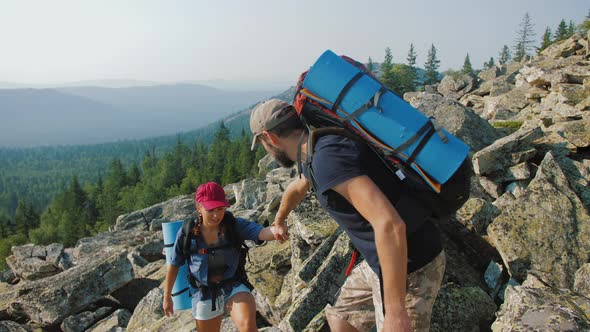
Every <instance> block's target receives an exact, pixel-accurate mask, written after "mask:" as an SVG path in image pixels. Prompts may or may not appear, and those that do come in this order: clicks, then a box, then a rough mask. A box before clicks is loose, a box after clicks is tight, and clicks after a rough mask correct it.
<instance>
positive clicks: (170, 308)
mask: <svg viewBox="0 0 590 332" xmlns="http://www.w3.org/2000/svg"><path fill="white" fill-rule="evenodd" d="M162 308H163V309H164V313H165V314H166V316H168V317H170V316H172V315H174V305H173V303H172V296H171V295H170V294H168V295H166V294H164V303H163V304H162Z"/></svg>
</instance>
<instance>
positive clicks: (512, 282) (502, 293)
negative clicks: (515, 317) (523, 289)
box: [498, 278, 520, 302]
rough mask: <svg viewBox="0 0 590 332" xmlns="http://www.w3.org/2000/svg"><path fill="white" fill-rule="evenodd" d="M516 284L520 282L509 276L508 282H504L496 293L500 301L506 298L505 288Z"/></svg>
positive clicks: (518, 284)
mask: <svg viewBox="0 0 590 332" xmlns="http://www.w3.org/2000/svg"><path fill="white" fill-rule="evenodd" d="M516 286H520V283H519V282H518V281H516V279H513V278H510V279H508V282H506V283H505V284H504V285H503V286H502V288H501V289H500V292H499V293H498V298H499V299H500V301H502V302H504V300H505V299H506V297H505V294H506V289H508V287H516Z"/></svg>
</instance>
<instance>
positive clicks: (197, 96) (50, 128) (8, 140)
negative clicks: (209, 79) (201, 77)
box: [0, 84, 274, 147]
mask: <svg viewBox="0 0 590 332" xmlns="http://www.w3.org/2000/svg"><path fill="white" fill-rule="evenodd" d="M273 94H274V93H273V92H269V91H225V90H219V89H214V88H211V87H207V86H204V85H197V84H175V85H158V86H141V87H127V88H100V87H68V88H53V89H0V147H30V146H40V145H43V146H46V145H56V144H60V145H71V144H94V143H103V142H112V141H116V140H122V139H138V138H145V137H154V136H160V135H170V134H174V133H177V132H179V131H187V130H192V129H194V128H200V127H203V126H205V125H207V124H210V123H212V122H213V121H216V120H219V119H220V118H223V117H225V116H227V115H229V114H231V113H232V112H235V111H236V110H237V109H240V108H242V107H244V105H249V104H253V103H255V102H257V101H259V100H261V99H264V98H267V97H270V96H272V95H273Z"/></svg>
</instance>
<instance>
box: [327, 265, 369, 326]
mask: <svg viewBox="0 0 590 332" xmlns="http://www.w3.org/2000/svg"><path fill="white" fill-rule="evenodd" d="M366 269H369V270H370V269H371V268H370V267H369V265H368V264H367V262H366V261H363V262H362V263H360V264H359V265H358V266H356V267H355V268H354V269H353V270H352V273H351V274H350V275H349V276H348V278H346V281H345V282H344V285H342V287H341V288H340V295H339V296H338V299H337V300H336V303H334V305H333V306H331V305H329V304H328V305H327V306H326V319H327V320H328V324H329V325H330V330H331V331H344V332H349V331H350V332H353V331H354V332H356V331H360V332H364V331H369V330H370V329H371V328H372V327H373V326H375V306H374V304H373V295H372V293H373V291H372V287H371V284H370V283H369V282H368V280H366V272H365V270H366Z"/></svg>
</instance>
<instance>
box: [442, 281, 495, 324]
mask: <svg viewBox="0 0 590 332" xmlns="http://www.w3.org/2000/svg"><path fill="white" fill-rule="evenodd" d="M495 312H496V304H495V303H494V301H493V300H492V299H491V298H490V297H489V296H488V295H487V294H486V292H484V291H483V290H482V289H481V288H479V287H459V286H457V285H455V284H452V283H450V284H446V285H443V286H442V287H441V289H440V291H439V293H438V296H437V297H436V301H435V302H434V307H433V309H432V319H431V323H430V330H431V331H433V332H446V331H486V330H487V329H488V327H489V326H490V323H491V322H492V321H493V320H494V313H495Z"/></svg>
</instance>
